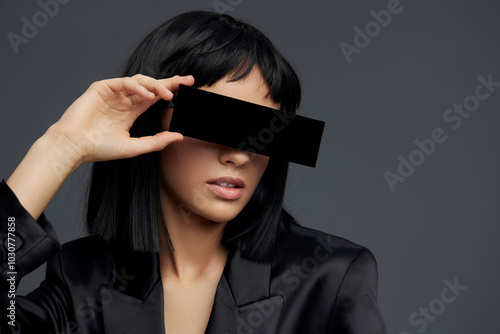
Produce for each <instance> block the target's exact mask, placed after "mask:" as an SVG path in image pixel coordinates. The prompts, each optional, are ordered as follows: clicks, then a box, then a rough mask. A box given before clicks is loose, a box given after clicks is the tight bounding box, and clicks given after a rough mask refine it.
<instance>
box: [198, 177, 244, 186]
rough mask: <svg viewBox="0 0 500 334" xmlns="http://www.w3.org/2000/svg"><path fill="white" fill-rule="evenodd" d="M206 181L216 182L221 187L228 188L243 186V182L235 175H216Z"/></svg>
mask: <svg viewBox="0 0 500 334" xmlns="http://www.w3.org/2000/svg"><path fill="white" fill-rule="evenodd" d="M207 183H209V184H217V185H220V186H223V187H228V188H244V187H245V182H244V181H243V180H242V179H240V178H237V177H231V176H223V177H218V178H216V179H213V180H210V181H208V182H207Z"/></svg>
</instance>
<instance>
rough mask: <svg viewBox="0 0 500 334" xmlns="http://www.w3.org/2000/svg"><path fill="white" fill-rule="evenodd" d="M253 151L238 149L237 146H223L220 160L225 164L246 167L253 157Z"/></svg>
mask: <svg viewBox="0 0 500 334" xmlns="http://www.w3.org/2000/svg"><path fill="white" fill-rule="evenodd" d="M253 155H254V154H253V153H251V152H247V151H242V150H238V149H236V148H232V147H227V146H222V148H221V151H220V156H219V161H220V163H221V164H223V165H233V166H235V167H245V166H246V165H247V164H248V163H249V162H250V161H251V160H252V159H253Z"/></svg>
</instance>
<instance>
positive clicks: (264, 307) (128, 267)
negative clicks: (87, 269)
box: [100, 250, 283, 334]
mask: <svg viewBox="0 0 500 334" xmlns="http://www.w3.org/2000/svg"><path fill="white" fill-rule="evenodd" d="M115 258H116V266H115V268H116V274H115V276H116V277H115V278H116V279H115V280H114V283H113V285H112V286H111V289H110V288H108V287H103V288H101V291H100V294H101V299H102V300H103V301H104V300H110V301H109V302H107V303H106V304H105V303H103V315H104V325H105V328H106V330H109V332H110V333H114V332H118V331H120V330H124V329H125V330H127V329H128V330H131V329H135V328H136V329H139V328H140V326H142V325H141V324H143V325H146V324H149V326H151V325H153V326H152V327H153V328H157V329H158V330H160V329H161V331H159V333H163V305H164V304H163V302H164V301H163V285H162V281H161V274H160V271H159V257H158V254H153V253H137V252H134V253H132V252H129V253H119V255H117V256H116V257H115ZM270 281H271V263H270V262H266V263H258V262H254V261H251V260H249V259H246V258H244V257H243V256H242V255H241V252H240V251H237V250H236V251H231V252H230V253H229V255H228V259H227V262H226V265H225V267H224V271H223V274H222V276H221V279H220V281H219V284H218V286H217V290H216V295H215V301H214V306H213V309H212V313H211V315H210V320H209V323H208V326H207V331H206V333H218V334H224V333H226V332H227V333H235V332H237V331H238V330H239V331H243V332H245V331H246V332H248V331H249V330H253V332H252V333H255V334H257V333H274V331H275V330H276V328H277V325H278V320H279V318H280V314H281V309H282V303H283V297H282V296H270ZM124 315H125V316H124ZM127 315H128V316H127ZM117 317H119V318H117ZM139 319H140V320H139ZM138 321H139V323H138ZM131 322H135V324H132V323H131ZM128 332H130V331H128Z"/></svg>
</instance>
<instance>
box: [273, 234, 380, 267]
mask: <svg viewBox="0 0 500 334" xmlns="http://www.w3.org/2000/svg"><path fill="white" fill-rule="evenodd" d="M354 261H355V262H356V263H357V264H359V265H361V266H368V267H375V268H376V266H377V264H376V260H375V257H374V255H373V253H372V252H371V251H370V250H369V249H368V248H366V247H364V246H361V245H359V244H357V243H355V242H352V241H350V240H348V239H345V238H342V237H339V236H336V235H333V234H329V233H327V232H323V231H320V230H316V229H313V228H309V227H305V226H302V225H298V224H291V225H290V228H289V230H288V231H287V232H286V233H285V234H284V235H282V236H281V237H280V239H279V241H278V244H277V248H276V252H275V262H276V263H283V264H284V265H285V264H288V265H293V264H298V265H302V266H304V265H308V264H307V263H310V265H313V264H318V265H319V266H323V267H324V266H328V267H331V266H334V267H336V268H337V269H338V268H341V267H343V268H344V269H345V270H347V269H348V268H349V267H350V265H351V263H353V262H354Z"/></svg>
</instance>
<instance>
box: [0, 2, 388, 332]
mask: <svg viewBox="0 0 500 334" xmlns="http://www.w3.org/2000/svg"><path fill="white" fill-rule="evenodd" d="M155 78H158V79H155ZM181 85H184V86H192V87H196V88H198V89H200V90H203V91H206V92H211V93H214V94H218V95H223V96H227V97H230V98H234V99H238V100H242V101H246V102H249V103H252V104H254V105H258V106H264V107H268V108H272V109H277V110H282V111H287V112H292V113H294V112H295V109H296V107H297V106H298V104H299V101H300V86H299V82H298V79H297V76H296V74H295V72H294V71H293V69H292V68H291V67H290V65H289V64H288V62H287V61H286V60H285V59H284V58H283V57H282V56H281V54H280V53H279V52H278V51H277V50H276V49H275V48H274V46H273V45H272V43H271V42H270V41H269V40H268V39H267V37H265V36H264V35H263V34H262V33H261V32H260V31H258V30H257V29H255V28H254V27H252V26H250V25H248V24H246V23H242V22H239V21H236V20H234V19H233V18H231V17H230V16H227V15H221V14H215V13H208V12H201V11H194V12H189V13H185V14H182V15H179V16H177V17H175V18H173V19H171V20H169V21H167V22H166V23H165V24H163V25H161V26H160V27H158V28H157V29H155V30H154V31H153V32H152V33H151V34H150V35H149V36H148V37H147V38H146V39H145V40H144V41H143V42H142V43H141V45H140V46H139V47H138V48H137V49H136V50H135V52H134V53H133V54H132V56H131V58H130V60H129V63H128V66H127V68H126V70H125V73H124V77H123V78H117V79H110V80H103V81H100V82H96V83H94V84H92V85H91V86H90V87H89V89H88V90H87V91H86V92H85V93H84V94H83V95H82V96H81V97H80V98H79V99H77V100H76V101H75V102H74V103H73V104H72V105H71V106H70V107H69V108H68V110H66V112H65V113H64V114H63V116H62V117H61V119H60V120H59V121H58V122H56V123H55V124H53V125H52V126H51V127H50V128H49V129H48V130H47V132H46V133H45V134H44V135H43V136H42V137H41V138H40V139H38V140H37V141H36V142H35V143H34V145H33V146H32V147H31V149H30V151H29V152H28V153H27V155H26V157H25V158H24V160H23V161H22V162H21V164H20V165H19V166H18V168H17V169H16V170H15V171H14V173H13V174H12V175H11V177H10V178H9V179H8V180H7V181H6V182H5V181H2V183H1V184H0V196H1V206H0V216H1V219H2V232H3V233H5V236H4V237H3V238H4V239H7V237H8V233H9V232H13V233H14V234H15V235H16V236H17V238H16V239H15V242H14V243H12V242H11V245H10V246H11V247H15V248H16V249H15V252H12V248H9V247H7V249H6V256H5V257H4V261H3V262H2V266H1V267H0V271H1V273H2V283H0V284H3V285H2V292H3V293H2V307H5V308H3V309H4V310H5V309H6V308H7V314H6V315H7V316H6V317H3V318H2V326H3V327H2V329H3V332H6V333H9V332H13V333H16V332H22V333H29V332H36V333H72V332H75V333H77V332H78V333H104V332H106V333H115V332H116V333H118V332H124V333H136V332H137V333H144V332H147V333H163V332H165V333H204V332H205V333H287V334H289V333H384V332H385V329H384V324H383V321H382V318H381V316H380V312H379V311H378V307H377V304H376V287H377V268H376V262H375V259H374V258H373V255H372V254H371V252H370V251H369V250H367V249H366V248H363V247H361V246H358V245H356V244H354V243H351V242H349V241H347V240H345V239H342V238H338V237H335V236H331V235H328V234H326V233H322V232H320V231H315V230H312V229H309V228H305V227H302V226H300V225H299V224H298V223H297V222H296V221H295V220H294V219H293V218H292V217H291V215H290V214H288V213H287V212H286V211H285V210H284V209H283V208H282V202H283V196H284V190H285V183H286V174H287V168H288V162H287V161H285V160H283V159H280V158H276V157H274V156H271V157H269V156H265V155H261V154H257V153H252V152H249V151H243V150H239V149H237V148H233V147H228V146H223V145H219V144H215V143H212V142H207V141H202V140H199V139H195V138H192V137H187V136H183V135H182V134H180V133H175V132H169V131H168V129H169V126H170V122H171V119H172V114H173V110H172V108H171V107H170V105H168V104H167V102H166V101H171V100H173V99H174V96H175V95H176V94H177V93H178V91H179V87H181ZM174 105H175V102H174ZM87 162H95V164H94V168H93V174H92V181H91V188H90V193H89V200H88V212H87V225H88V230H89V233H90V234H91V236H89V237H86V238H82V239H79V240H76V241H73V242H70V243H68V244H66V245H64V246H63V247H62V250H61V251H59V250H60V246H59V243H58V241H57V236H56V234H55V232H54V230H53V229H52V227H51V225H50V223H49V222H48V220H47V219H46V217H45V215H44V214H43V211H44V209H45V207H46V206H47V204H48V203H49V201H50V199H51V198H52V197H53V195H54V194H55V192H56V191H57V189H58V188H59V187H60V186H61V184H62V183H63V182H64V180H65V179H66V178H67V177H68V175H69V174H71V173H72V172H73V171H74V170H76V169H77V168H78V167H79V166H81V165H82V164H84V163H87ZM4 222H9V224H10V225H5V226H4V224H5V223H4ZM11 223H12V224H11ZM13 226H14V228H15V229H14V230H15V232H14V230H12V227H13ZM9 228H10V229H11V230H9ZM5 241H6V244H7V245H8V244H9V239H7V240H5ZM12 253H15V254H14V255H15V258H16V262H15V267H13V268H14V269H15V270H16V273H17V274H13V275H14V278H13V279H10V280H8V279H9V278H11V275H10V274H9V272H12V270H13V268H9V263H8V262H9V260H8V259H9V256H10V255H12ZM54 254H55V256H52V255H54ZM46 261H48V264H47V277H46V280H45V281H44V282H43V283H42V284H41V286H40V287H39V288H38V289H36V290H35V291H33V292H32V293H30V294H29V295H27V296H26V297H19V296H18V297H16V298H14V299H13V298H11V297H9V291H12V290H13V289H14V290H15V285H16V284H17V283H18V281H19V279H20V278H21V277H22V276H23V275H25V274H26V273H28V272H30V271H31V270H33V269H35V268H36V267H37V266H39V265H40V264H42V263H44V262H46ZM13 300H14V304H13V303H12V301H13ZM11 305H14V306H15V311H14V313H13V312H12V306H11ZM9 307H10V310H9V309H8V308H9Z"/></svg>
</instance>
